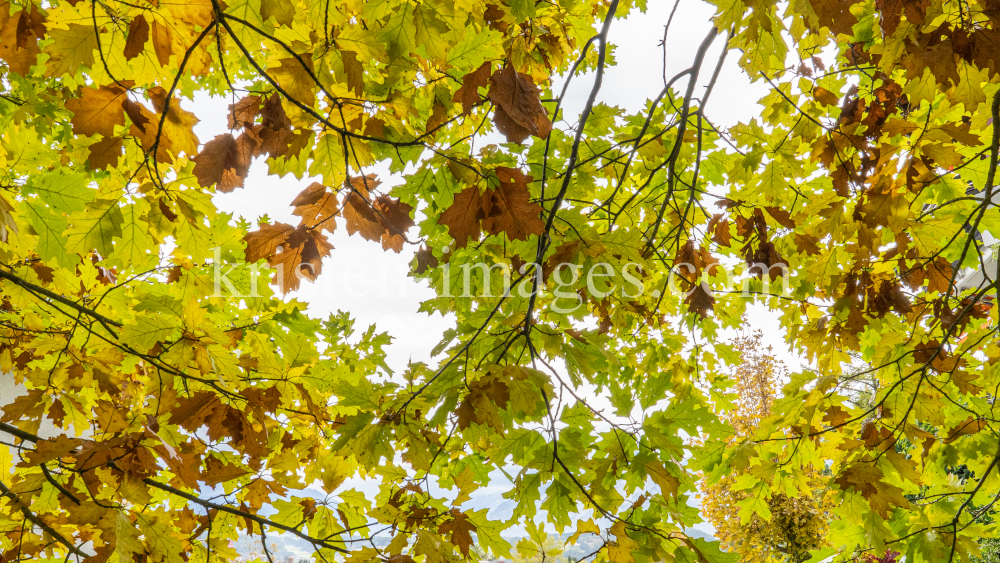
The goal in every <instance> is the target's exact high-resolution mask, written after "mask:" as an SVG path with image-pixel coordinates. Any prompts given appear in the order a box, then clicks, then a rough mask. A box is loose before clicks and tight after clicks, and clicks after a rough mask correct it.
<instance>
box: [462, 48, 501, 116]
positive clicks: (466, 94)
mask: <svg viewBox="0 0 1000 563" xmlns="http://www.w3.org/2000/svg"><path fill="white" fill-rule="evenodd" d="M491 67H492V63H490V62H489V61H487V62H485V63H483V64H482V66H480V67H479V68H478V69H476V70H474V71H472V72H470V73H469V74H466V75H465V76H463V77H462V86H461V87H460V88H459V89H458V90H456V91H455V96H454V97H453V98H452V101H453V102H461V103H462V114H463V115H469V114H470V113H472V108H474V107H475V106H476V105H478V104H479V103H480V102H481V101H482V97H481V96H480V95H479V89H480V88H486V86H487V85H488V84H489V80H490V69H491Z"/></svg>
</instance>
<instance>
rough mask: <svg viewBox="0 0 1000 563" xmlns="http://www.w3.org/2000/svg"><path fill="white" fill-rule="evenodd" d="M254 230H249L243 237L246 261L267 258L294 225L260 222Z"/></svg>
mask: <svg viewBox="0 0 1000 563" xmlns="http://www.w3.org/2000/svg"><path fill="white" fill-rule="evenodd" d="M259 227H260V228H259V229H258V230H256V231H251V232H249V233H247V234H246V236H245V237H243V240H244V241H246V243H247V250H246V257H247V262H251V263H252V262H256V261H258V260H260V259H262V258H268V257H269V256H271V255H272V254H274V253H275V252H277V249H278V247H279V246H281V244H282V243H284V242H285V241H286V240H287V239H288V236H289V235H291V234H292V231H294V230H295V227H293V226H291V225H289V224H287V223H274V224H272V225H269V224H261V225H260V226H259Z"/></svg>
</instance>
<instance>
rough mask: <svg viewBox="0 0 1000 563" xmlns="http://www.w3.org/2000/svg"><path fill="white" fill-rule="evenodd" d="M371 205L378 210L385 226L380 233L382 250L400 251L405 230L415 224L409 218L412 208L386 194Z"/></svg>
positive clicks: (404, 239)
mask: <svg viewBox="0 0 1000 563" xmlns="http://www.w3.org/2000/svg"><path fill="white" fill-rule="evenodd" d="M372 205H373V207H374V208H375V209H376V210H377V211H378V212H379V219H380V222H381V223H382V225H383V226H384V227H385V231H384V232H383V233H382V250H393V251H395V252H396V253H399V252H402V251H403V243H404V242H406V231H408V230H410V227H412V226H414V225H415V224H416V223H415V222H414V221H413V219H411V218H410V213H412V212H413V208H412V207H410V206H409V205H408V204H405V203H402V202H401V201H399V199H394V198H391V197H389V196H387V195H381V196H379V197H378V198H376V199H375V201H374V202H373V204H372Z"/></svg>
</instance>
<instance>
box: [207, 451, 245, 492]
mask: <svg viewBox="0 0 1000 563" xmlns="http://www.w3.org/2000/svg"><path fill="white" fill-rule="evenodd" d="M247 473H249V471H247V470H246V469H243V468H241V467H238V466H236V465H232V464H231V463H228V462H225V461H222V460H221V459H219V458H217V457H215V456H209V457H208V460H207V461H206V462H205V473H204V475H203V476H202V480H203V481H204V482H205V485H207V486H209V487H214V486H216V485H218V484H219V483H225V482H226V481H232V480H233V479H239V478H240V477H242V476H244V475H246V474H247Z"/></svg>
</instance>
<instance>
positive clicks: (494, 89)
mask: <svg viewBox="0 0 1000 563" xmlns="http://www.w3.org/2000/svg"><path fill="white" fill-rule="evenodd" d="M540 92H541V90H540V89H539V88H538V87H537V86H535V83H534V82H532V80H531V78H530V77H528V76H527V75H524V74H521V73H519V72H517V71H516V70H514V67H512V66H509V65H508V66H506V67H504V68H502V69H500V70H498V71H496V72H494V73H493V76H491V77H490V89H489V92H488V93H487V95H488V96H489V98H490V101H492V102H493V104H494V105H495V106H496V110H495V112H494V123H495V124H496V126H497V130H499V131H500V132H501V133H503V134H504V135H505V136H506V137H507V140H508V141H509V142H513V143H517V144H521V142H523V141H524V139H526V138H527V137H528V135H535V136H536V137H541V138H543V139H544V138H546V137H548V136H549V132H550V131H551V130H552V121H551V120H549V116H548V112H546V111H545V108H544V107H543V106H542V102H541V99H540V98H539V96H538V95H539V93H540ZM463 107H464V106H463Z"/></svg>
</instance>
